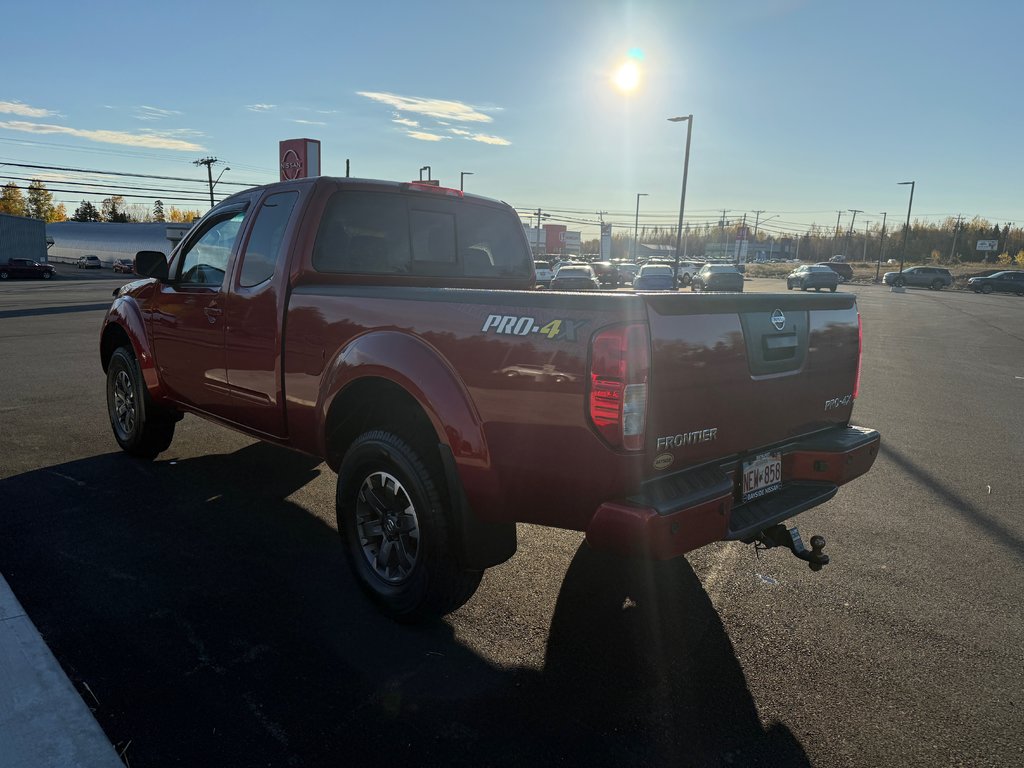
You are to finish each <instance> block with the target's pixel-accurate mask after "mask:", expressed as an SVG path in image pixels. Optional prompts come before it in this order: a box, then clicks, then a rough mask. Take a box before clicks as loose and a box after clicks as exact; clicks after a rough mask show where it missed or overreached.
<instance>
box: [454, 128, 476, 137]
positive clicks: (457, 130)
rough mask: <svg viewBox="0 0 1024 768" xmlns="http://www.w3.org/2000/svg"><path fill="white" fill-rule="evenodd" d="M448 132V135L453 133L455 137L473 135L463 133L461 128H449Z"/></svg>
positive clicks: (468, 132) (467, 132) (469, 132)
mask: <svg viewBox="0 0 1024 768" xmlns="http://www.w3.org/2000/svg"><path fill="white" fill-rule="evenodd" d="M448 132H449V133H454V134H455V135H456V136H472V135H473V133H472V132H471V131H464V130H462V129H461V128H449V129H448Z"/></svg>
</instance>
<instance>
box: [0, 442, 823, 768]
mask: <svg viewBox="0 0 1024 768" xmlns="http://www.w3.org/2000/svg"><path fill="white" fill-rule="evenodd" d="M322 471H324V469H323V467H322V465H320V464H319V463H318V462H317V461H315V460H314V459H310V458H308V457H304V456H301V455H298V454H295V453H292V452H289V451H285V450H282V449H277V448H274V447H271V446H267V445H264V444H259V443H257V444H253V445H249V446H247V447H245V448H242V449H241V450H238V451H236V452H234V453H232V454H227V455H211V456H203V457H199V458H194V459H187V460H182V461H172V460H163V461H158V462H154V463H145V462H137V461H135V460H133V459H130V458H128V457H127V456H125V455H123V454H107V455H100V456H96V457H93V458H89V459H84V460H80V461H74V462H70V463H66V464H61V465H58V466H54V467H49V468H46V469H39V470H35V471H32V472H28V473H25V474H22V475H18V476H15V477H11V478H7V479H4V480H0V569H2V572H3V574H4V576H5V577H6V578H7V580H8V582H9V583H10V585H11V587H12V588H13V590H14V592H15V594H16V595H17V596H18V597H19V599H20V600H21V602H22V604H23V606H24V607H25V609H26V611H27V612H28V614H29V616H30V617H31V618H32V620H33V621H34V622H35V623H36V626H37V627H38V628H39V630H40V632H41V633H42V635H43V637H44V639H46V641H47V643H48V644H49V646H50V648H51V649H52V650H53V652H54V654H55V655H56V657H57V659H58V660H59V661H60V663H61V665H62V666H63V668H64V670H65V671H66V672H67V673H68V676H69V677H70V678H71V680H72V682H73V683H74V684H75V686H76V688H77V689H78V691H79V693H80V694H81V695H82V697H83V699H84V700H85V702H86V703H87V704H88V705H89V706H90V707H91V708H92V710H93V711H94V713H95V715H96V718H97V720H98V721H99V723H100V725H101V726H102V727H103V729H104V731H105V732H106V734H107V736H108V737H109V738H110V739H111V741H112V743H114V745H115V748H117V749H118V751H124V750H126V752H125V754H126V757H127V758H128V760H129V761H130V762H131V764H133V765H152V766H159V765H171V764H174V765H211V766H212V765H223V766H252V765H284V766H295V765H298V766H302V765H310V766H319V765H332V766H334V765H364V764H376V765H387V764H390V763H402V764H408V765H445V766H452V765H473V766H481V765H517V766H518V765H551V764H560V765H582V764H587V765H591V766H599V765H615V766H621V765H668V764H671V765H701V766H704V765H707V766H719V765H722V766H724V765H772V766H806V765H809V762H808V759H807V756H806V755H805V753H804V750H803V748H802V747H801V745H800V744H799V743H798V742H797V740H796V739H795V738H794V736H793V735H792V734H791V733H790V732H789V730H788V729H787V728H786V727H785V726H783V725H780V724H776V725H772V726H771V727H769V728H768V729H767V730H765V729H764V728H762V726H761V723H760V720H759V718H758V715H757V711H756V708H755V706H754V702H753V700H752V697H751V694H750V691H749V690H748V688H747V684H746V679H745V677H744V674H743V670H742V668H741V666H740V664H739V662H738V660H737V659H736V656H735V654H734V652H733V648H732V644H731V643H730V641H729V638H728V636H727V634H726V632H725V630H724V628H723V626H722V624H721V621H720V620H719V618H718V616H717V614H716V612H715V610H714V607H713V605H712V604H711V601H710V600H709V599H708V597H707V595H706V594H705V592H704V590H703V588H702V586H701V584H700V581H699V580H698V579H697V577H696V575H695V574H694V572H693V570H692V569H691V568H690V566H689V565H688V564H687V563H686V562H685V561H683V560H680V561H675V562H670V563H657V564H650V563H643V562H636V561H626V560H619V559H614V558H609V557H605V556H602V555H599V554H596V553H594V552H592V551H591V550H589V549H588V548H587V547H586V546H585V545H583V546H581V547H580V549H579V550H578V551H577V553H576V555H575V557H574V558H573V560H572V563H571V564H570V566H569V568H568V571H567V573H566V576H565V580H564V582H563V584H562V587H561V591H560V594H559V597H558V600H557V605H556V608H555V613H554V616H553V619H552V623H551V627H550V632H549V636H548V642H547V653H546V661H545V665H544V668H543V669H542V670H539V671H538V670H535V669H529V668H523V667H505V666H498V665H496V664H493V663H491V662H490V661H488V660H486V659H483V658H481V657H480V656H479V655H478V654H476V653H474V652H473V651H472V650H470V649H469V648H467V647H466V646H465V645H464V644H462V643H460V642H459V641H458V640H457V639H456V638H455V637H454V633H453V630H452V628H451V626H450V625H449V624H448V623H447V622H443V621H439V622H435V623H433V624H429V625H426V626H420V627H403V626H399V625H397V624H394V623H392V622H391V621H389V620H387V619H385V618H383V617H381V616H380V615H379V614H378V613H377V611H376V610H375V609H374V608H373V607H372V606H371V605H370V604H369V603H368V602H367V601H366V600H365V599H364V598H363V596H362V594H361V593H360V591H359V590H358V588H357V586H356V584H355V582H354V581H353V579H352V578H351V576H350V574H349V571H348V566H347V564H346V563H345V561H344V554H343V552H342V548H341V546H340V545H339V542H338V537H337V532H336V530H335V529H334V527H333V514H334V512H333V497H332V498H330V499H329V501H326V500H324V501H323V503H321V500H320V499H319V497H318V498H317V499H316V500H315V501H314V502H312V503H311V502H309V501H308V500H306V501H304V504H303V506H299V505H298V504H296V503H293V502H292V501H290V500H289V497H291V496H292V495H293V494H295V493H296V492H301V490H302V489H303V488H305V487H306V486H307V485H308V484H309V483H310V482H311V481H315V480H316V479H317V478H318V476H319V475H320V473H321V472H322ZM322 480H326V478H324V479H322ZM318 487H319V486H318ZM486 583H487V582H486V579H485V586H486ZM479 597H480V596H478V598H476V599H479ZM489 631H492V632H493V631H495V630H494V629H493V628H491V629H489ZM498 631H500V628H499V630H498Z"/></svg>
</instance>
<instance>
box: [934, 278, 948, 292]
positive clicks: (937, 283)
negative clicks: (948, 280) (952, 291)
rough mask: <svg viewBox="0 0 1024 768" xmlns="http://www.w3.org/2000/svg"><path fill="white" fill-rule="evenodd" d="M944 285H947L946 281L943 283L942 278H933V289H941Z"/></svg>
mask: <svg viewBox="0 0 1024 768" xmlns="http://www.w3.org/2000/svg"><path fill="white" fill-rule="evenodd" d="M943 285H945V283H943V282H942V281H941V280H932V290H933V291H941V290H942V287H943Z"/></svg>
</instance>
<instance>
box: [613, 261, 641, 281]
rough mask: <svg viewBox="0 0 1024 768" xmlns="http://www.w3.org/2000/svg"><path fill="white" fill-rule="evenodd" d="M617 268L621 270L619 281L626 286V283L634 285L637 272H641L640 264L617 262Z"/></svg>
mask: <svg viewBox="0 0 1024 768" xmlns="http://www.w3.org/2000/svg"><path fill="white" fill-rule="evenodd" d="M615 268H616V269H617V270H619V281H620V282H621V283H622V284H623V285H625V284H626V283H630V284H632V283H633V281H634V280H635V279H636V274H637V272H639V271H640V265H639V264H633V263H632V262H628V261H616V262H615Z"/></svg>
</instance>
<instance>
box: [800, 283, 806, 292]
mask: <svg viewBox="0 0 1024 768" xmlns="http://www.w3.org/2000/svg"><path fill="white" fill-rule="evenodd" d="M800 290H801V291H806V290H807V286H806V285H804V284H803V283H800Z"/></svg>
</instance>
